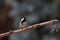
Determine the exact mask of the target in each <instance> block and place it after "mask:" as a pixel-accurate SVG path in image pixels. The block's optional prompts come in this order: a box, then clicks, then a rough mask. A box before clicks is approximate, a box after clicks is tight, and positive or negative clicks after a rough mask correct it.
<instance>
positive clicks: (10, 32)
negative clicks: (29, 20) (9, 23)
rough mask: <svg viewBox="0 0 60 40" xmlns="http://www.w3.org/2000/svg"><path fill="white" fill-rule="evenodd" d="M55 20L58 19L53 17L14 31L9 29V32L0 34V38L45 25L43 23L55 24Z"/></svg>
mask: <svg viewBox="0 0 60 40" xmlns="http://www.w3.org/2000/svg"><path fill="white" fill-rule="evenodd" d="M56 22H58V20H56V19H54V20H51V21H47V22H43V23H38V24H35V25H31V26H28V27H26V28H23V29H18V30H14V31H12V30H10V31H9V32H6V33H2V34H0V38H2V37H5V36H9V35H11V34H15V33H19V32H24V31H27V30H30V29H34V28H38V27H42V26H45V25H51V24H52V23H53V24H55V23H56Z"/></svg>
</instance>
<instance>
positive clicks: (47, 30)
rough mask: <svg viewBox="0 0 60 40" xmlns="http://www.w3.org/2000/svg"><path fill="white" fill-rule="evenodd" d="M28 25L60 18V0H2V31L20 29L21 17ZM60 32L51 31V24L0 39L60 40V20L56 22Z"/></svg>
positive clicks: (0, 16) (0, 2) (0, 14)
mask: <svg viewBox="0 0 60 40" xmlns="http://www.w3.org/2000/svg"><path fill="white" fill-rule="evenodd" d="M23 17H26V21H27V22H28V24H27V26H29V25H33V24H37V23H41V22H45V21H48V20H52V19H58V20H60V0H0V33H4V32H7V31H9V30H16V29H19V22H20V20H21V18H23ZM55 25H56V26H57V28H58V30H59V32H57V33H56V32H51V26H50V25H46V26H44V27H41V28H36V29H32V30H28V31H25V32H22V33H17V34H12V35H10V36H7V37H4V38H1V39H0V40H60V21H59V22H58V23H56V24H55Z"/></svg>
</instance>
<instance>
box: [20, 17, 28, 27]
mask: <svg viewBox="0 0 60 40" xmlns="http://www.w3.org/2000/svg"><path fill="white" fill-rule="evenodd" d="M26 26H27V21H26V18H25V17H24V18H22V19H21V21H20V28H25V27H26Z"/></svg>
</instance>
